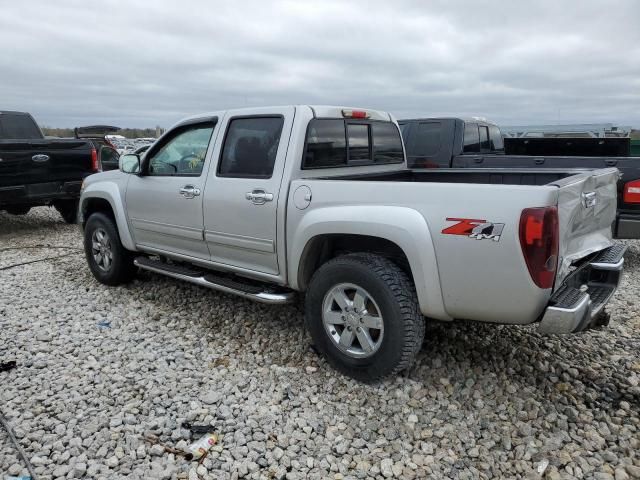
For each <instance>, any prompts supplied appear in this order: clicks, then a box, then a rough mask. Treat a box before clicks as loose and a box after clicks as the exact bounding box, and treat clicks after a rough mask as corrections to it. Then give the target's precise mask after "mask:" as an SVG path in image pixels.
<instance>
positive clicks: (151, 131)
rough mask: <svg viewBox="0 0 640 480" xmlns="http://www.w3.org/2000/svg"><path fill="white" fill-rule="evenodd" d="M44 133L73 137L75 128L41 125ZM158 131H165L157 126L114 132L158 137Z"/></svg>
mask: <svg viewBox="0 0 640 480" xmlns="http://www.w3.org/2000/svg"><path fill="white" fill-rule="evenodd" d="M40 128H41V130H42V133H44V135H45V136H47V137H62V138H65V137H73V136H74V133H73V128H53V127H40ZM156 131H159V132H160V133H161V132H163V129H160V128H159V127H156V128H122V129H120V130H118V131H117V132H114V133H115V134H116V135H122V136H123V137H125V138H142V137H153V138H155V137H156Z"/></svg>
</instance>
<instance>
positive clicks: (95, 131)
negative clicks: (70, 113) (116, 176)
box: [74, 125, 120, 172]
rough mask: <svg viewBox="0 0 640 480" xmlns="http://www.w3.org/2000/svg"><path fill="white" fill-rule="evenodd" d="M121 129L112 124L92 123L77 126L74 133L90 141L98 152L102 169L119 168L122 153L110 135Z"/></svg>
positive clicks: (77, 136)
mask: <svg viewBox="0 0 640 480" xmlns="http://www.w3.org/2000/svg"><path fill="white" fill-rule="evenodd" d="M118 130H120V128H118V127H113V126H110V125H90V126H87V127H76V128H75V129H74V134H75V136H76V138H82V139H85V140H88V141H90V142H91V143H92V144H93V146H94V148H95V149H96V151H97V152H98V163H99V168H100V171H103V172H106V171H109V170H117V169H118V160H119V159H120V154H119V153H118V150H117V149H116V147H115V145H113V144H112V143H111V142H110V141H109V139H108V137H107V136H108V135H109V134H110V133H113V132H117V131H118Z"/></svg>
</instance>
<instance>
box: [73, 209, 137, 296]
mask: <svg viewBox="0 0 640 480" xmlns="http://www.w3.org/2000/svg"><path fill="white" fill-rule="evenodd" d="M84 253H85V256H86V258H87V263H88V264H89V269H90V270H91V273H93V276H94V277H96V280H98V281H99V282H100V283H103V284H105V285H121V284H123V283H127V282H129V281H131V280H133V278H134V277H135V274H136V266H135V265H134V264H133V253H132V252H130V251H129V250H127V249H126V248H124V246H123V245H122V242H120V235H119V234H118V227H117V226H116V224H115V222H114V221H113V219H112V218H111V217H108V216H107V215H105V214H104V213H93V214H91V216H90V217H89V219H88V220H87V224H86V225H85V228H84Z"/></svg>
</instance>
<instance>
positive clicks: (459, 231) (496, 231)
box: [442, 218, 504, 242]
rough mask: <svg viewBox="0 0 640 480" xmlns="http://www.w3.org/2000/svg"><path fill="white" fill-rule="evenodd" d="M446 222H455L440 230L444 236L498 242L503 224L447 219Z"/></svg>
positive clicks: (467, 219) (466, 219)
mask: <svg viewBox="0 0 640 480" xmlns="http://www.w3.org/2000/svg"><path fill="white" fill-rule="evenodd" d="M447 222H455V223H454V224H453V225H451V226H449V227H447V228H445V229H443V230H442V233H443V234H445V235H464V236H465V237H469V238H474V239H476V240H485V239H490V240H493V241H494V242H499V241H500V236H501V235H502V230H504V223H492V222H487V221H486V220H479V219H474V218H447Z"/></svg>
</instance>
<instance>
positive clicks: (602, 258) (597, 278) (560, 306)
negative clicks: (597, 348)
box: [538, 244, 627, 333]
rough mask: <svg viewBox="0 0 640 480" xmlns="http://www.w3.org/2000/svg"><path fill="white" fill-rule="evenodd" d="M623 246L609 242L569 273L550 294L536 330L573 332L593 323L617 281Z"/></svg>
mask: <svg viewBox="0 0 640 480" xmlns="http://www.w3.org/2000/svg"><path fill="white" fill-rule="evenodd" d="M626 249H627V247H626V246H624V245H622V244H616V245H613V246H611V247H609V248H607V249H606V250H603V251H602V252H599V253H597V254H596V255H595V256H594V257H593V258H591V259H590V260H589V261H588V262H586V263H584V264H583V265H580V266H579V267H578V268H577V269H576V270H575V271H574V272H573V273H571V275H569V276H568V277H567V278H566V279H565V281H564V282H563V283H562V285H561V286H560V288H558V289H557V290H556V291H555V292H554V293H553V295H552V296H551V299H550V300H549V306H548V307H547V309H546V310H545V312H544V315H543V316H542V320H541V321H540V323H539V324H538V332H540V333H576V332H581V331H583V330H587V329H589V328H592V327H594V326H597V325H598V324H599V323H598V322H599V315H600V314H601V313H603V311H604V307H605V305H606V304H607V303H608V302H609V300H610V299H611V297H612V296H613V294H614V293H615V291H616V289H617V288H618V284H619V283H620V277H621V276H622V268H623V265H624V253H625V251H626Z"/></svg>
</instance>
